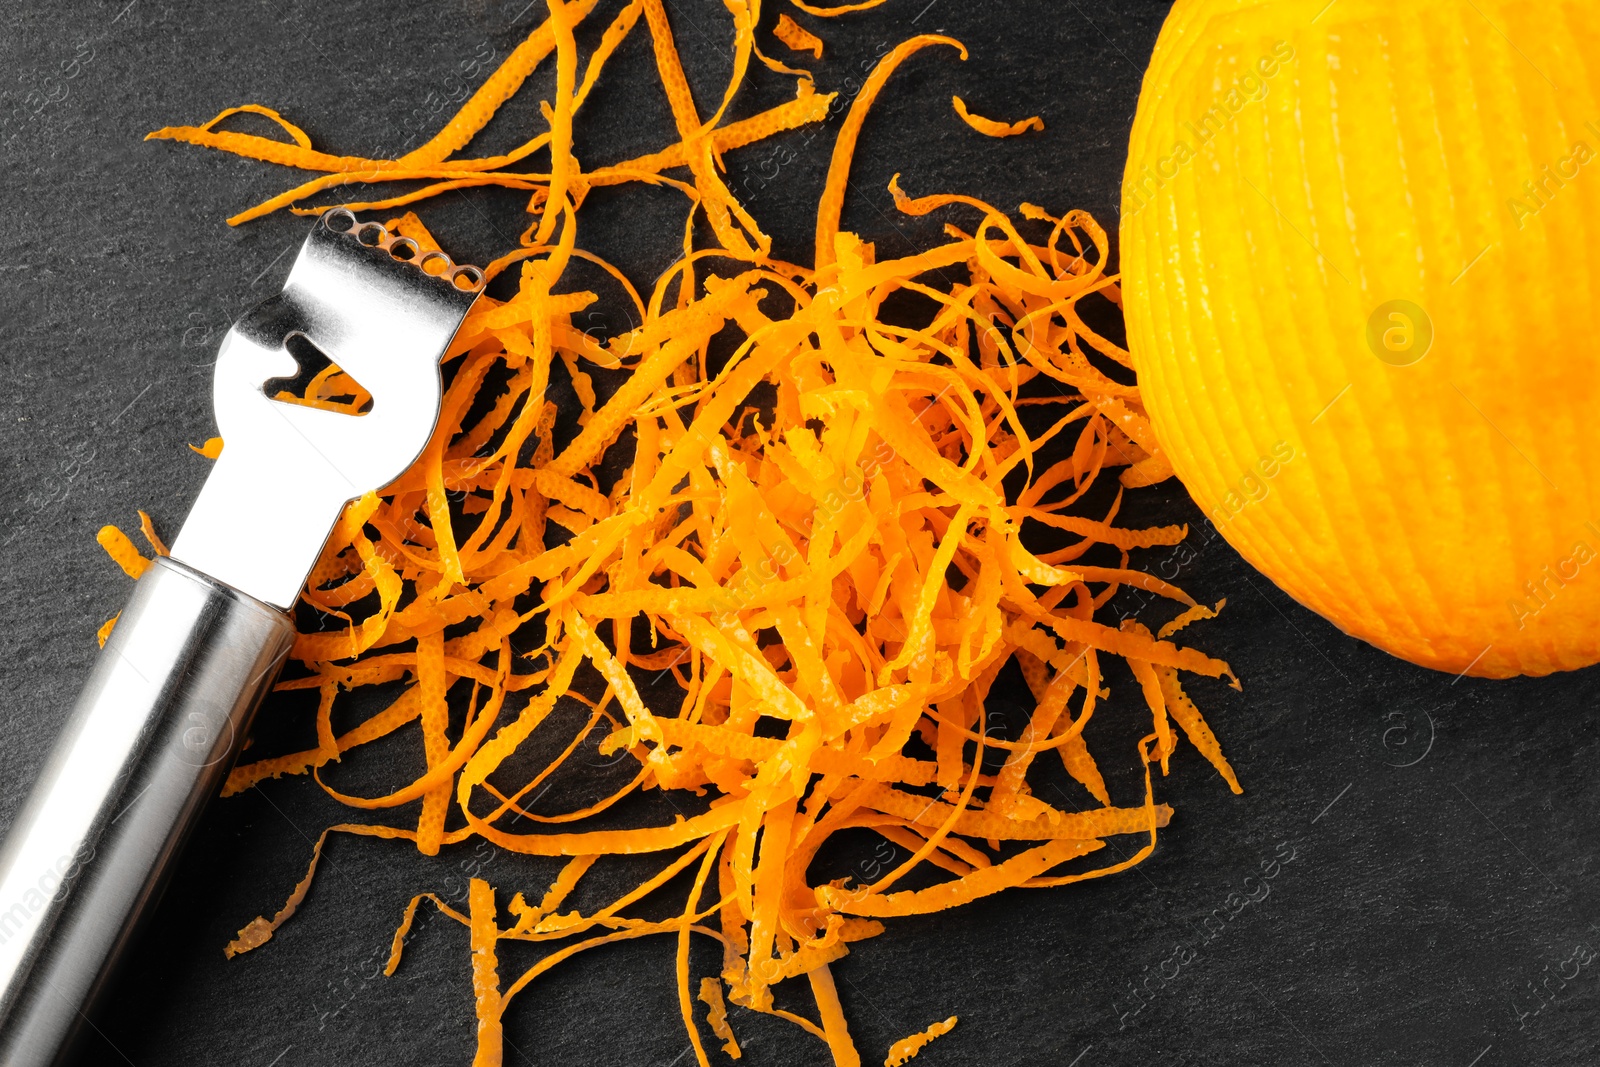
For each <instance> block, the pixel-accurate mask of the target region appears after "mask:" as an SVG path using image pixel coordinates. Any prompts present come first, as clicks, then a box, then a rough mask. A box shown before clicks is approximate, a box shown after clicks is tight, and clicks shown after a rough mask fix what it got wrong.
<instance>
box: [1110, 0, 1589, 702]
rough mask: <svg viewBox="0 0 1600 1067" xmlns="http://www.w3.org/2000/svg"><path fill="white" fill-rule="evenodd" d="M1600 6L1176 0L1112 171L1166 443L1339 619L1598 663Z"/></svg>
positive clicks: (1413, 648)
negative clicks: (1118, 165) (1124, 157)
mask: <svg viewBox="0 0 1600 1067" xmlns="http://www.w3.org/2000/svg"><path fill="white" fill-rule="evenodd" d="M1597 92H1600V4H1597V3H1596V2H1595V0H1333V2H1332V3H1329V0H1179V2H1178V3H1177V4H1176V5H1175V6H1174V8H1173V10H1172V13H1171V15H1170V17H1169V19H1168V21H1167V24H1166V26H1165V28H1164V29H1163V30H1162V33H1161V37H1160V40H1159V42H1158V43H1157V45H1156V50H1155V55H1154V58H1153V60H1152V61H1151V65H1150V69H1149V72H1148V73H1147V74H1146V77H1145V82H1144V89H1143V94H1142V96H1141V98H1140V102H1139V110H1138V115H1137V118H1136V119H1135V122H1134V128H1133V137H1132V143H1131V151H1130V157H1129V162H1128V170H1127V174H1126V177H1125V181H1124V186H1123V219H1122V256H1123V270H1124V275H1125V287H1126V294H1127V296H1126V305H1125V306H1126V311H1127V319H1128V331H1129V342H1130V347H1131V348H1132V351H1133V355H1134V360H1135V366H1136V368H1137V370H1138V373H1139V379H1140V382H1141V387H1142V392H1143V394H1144V397H1145V399H1146V405H1147V407H1148V410H1149V413H1150V416H1151V419H1152V421H1153V424H1154V426H1155V430H1156V433H1157V436H1158V438H1159V440H1160V442H1161V444H1162V446H1163V448H1164V449H1165V450H1166V451H1167V452H1168V453H1170V458H1171V461H1172V465H1173V467H1174V469H1175V470H1176V471H1177V473H1178V475H1179V477H1180V478H1182V480H1183V482H1184V484H1185V485H1186V486H1187V487H1188V488H1189V490H1190V492H1191V493H1192V494H1193V496H1194V498H1195V500H1196V501H1197V502H1198V504H1199V505H1200V507H1201V508H1202V509H1204V511H1205V513H1206V515H1207V516H1208V517H1209V518H1210V520H1211V521H1212V522H1214V523H1215V524H1216V525H1217V527H1218V528H1219V529H1220V531H1221V532H1222V533H1223V535H1224V536H1225V537H1226V538H1227V539H1228V541H1229V542H1230V543H1232V544H1233V545H1234V546H1235V547H1236V548H1237V549H1238V550H1239V552H1241V553H1242V554H1243V555H1244V556H1245V558H1246V559H1248V560H1249V561H1250V562H1251V563H1252V564H1254V565H1255V566H1256V567H1258V568H1259V569H1260V570H1262V571H1263V572H1264V573H1266V574H1267V575H1268V576H1270V577H1271V578H1272V579H1273V580H1274V581H1275V582H1277V583H1278V584H1279V585H1280V586H1281V587H1283V588H1284V589H1285V590H1286V591H1288V592H1289V593H1290V594H1291V595H1292V596H1294V597H1295V598H1296V599H1297V600H1299V601H1300V602H1301V603H1303V604H1305V605H1306V606H1308V607H1310V608H1311V609H1313V610H1315V611H1317V612H1320V613H1321V614H1322V615H1324V616H1325V617H1327V618H1328V619H1330V620H1332V621H1333V622H1334V623H1335V624H1337V625H1338V626H1339V627H1341V628H1342V629H1344V630H1345V631H1346V632H1347V633H1350V634H1353V635H1355V636H1357V637H1360V638H1363V639H1365V640H1367V641H1370V642H1372V643H1373V644H1375V645H1377V646H1378V647H1380V648H1383V649H1386V650H1388V651H1389V652H1392V653H1394V654H1395V655H1397V656H1401V657H1404V658H1405V659H1408V660H1411V661H1413V662H1415V663H1420V664H1424V665H1426V666H1429V667H1435V668H1438V669H1440V670H1444V671H1450V672H1452V673H1467V674H1473V675H1482V676H1489V677H1505V676H1509V675H1516V674H1546V673H1549V672H1551V671H1556V670H1568V669H1572V668H1576V667H1582V666H1586V665H1588V664H1592V663H1594V662H1596V661H1597V660H1600V506H1597V496H1600V447H1597V446H1600V341H1597V337H1600V332H1597V328H1596V327H1597V317H1600V310H1597V309H1600V97H1597Z"/></svg>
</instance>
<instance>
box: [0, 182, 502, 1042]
mask: <svg viewBox="0 0 1600 1067" xmlns="http://www.w3.org/2000/svg"><path fill="white" fill-rule="evenodd" d="M483 284H484V275H483V272H482V271H481V270H479V269H478V268H476V267H471V266H457V265H456V264H454V263H453V262H451V260H450V258H449V257H448V256H446V255H445V254H444V253H442V252H437V251H425V250H424V249H422V248H421V247H420V246H419V245H418V244H417V243H416V242H415V241H413V240H411V239H410V238H407V237H403V236H397V235H395V234H392V233H390V232H389V231H388V230H386V229H385V228H384V227H383V226H381V225H379V224H378V223H376V222H361V221H359V220H357V218H356V217H355V216H354V215H353V214H351V213H350V212H348V211H344V210H336V211H330V212H327V213H325V214H323V215H322V216H321V218H320V219H319V220H318V221H317V223H316V225H315V226H313V228H312V230H311V233H310V235H309V236H307V238H306V240H305V244H304V245H302V246H301V249H300V253H299V256H298V258H297V259H296V260H295V262H294V266H293V268H292V269H291V271H290V273H289V278H288V280H287V282H286V283H285V285H284V288H283V292H281V293H279V294H277V295H276V296H273V297H270V298H269V299H267V300H265V301H263V302H262V303H261V304H259V305H257V306H256V307H255V308H253V309H252V310H251V311H249V312H247V313H246V314H245V315H244V317H243V318H241V319H240V320H239V321H238V322H236V323H234V325H233V327H232V328H231V329H230V330H229V331H228V333H227V335H226V336H225V337H224V338H223V341H222V347H221V349H220V350H219V351H218V354H217V362H216V372H215V380H214V386H213V391H212V397H213V400H214V402H215V405H216V421H217V426H218V429H219V430H220V432H221V435H222V438H223V441H224V442H225V444H224V447H223V451H222V454H221V456H220V457H219V458H218V459H217V461H216V466H215V467H214V468H213V470H212V471H211V474H210V475H209V477H208V478H207V479H206V482H205V485H204V486H203V488H202V489H201V492H200V496H199V498H198V499H197V500H196V501H195V504H194V507H193V508H192V510H191V511H190V512H189V517H188V519H187V520H186V521H185V522H184V524H183V528H182V530H181V531H180V532H179V535H178V537H177V539H176V541H175V542H174V543H173V546H172V554H171V556H169V557H163V558H158V559H157V560H156V561H155V562H154V564H153V565H151V566H150V568H149V569H148V570H146V571H145V572H144V574H143V575H142V576H141V577H140V578H139V580H138V582H137V583H136V585H135V586H134V591H133V597H132V600H131V601H130V602H129V604H128V606H127V608H126V609H124V610H123V612H122V614H121V617H120V618H119V620H118V621H117V624H116V626H115V628H114V630H113V631H112V633H111V636H110V638H109V640H107V641H106V644H105V648H104V650H103V651H102V652H101V654H100V656H99V658H98V660H97V661H96V663H95V666H94V669H93V671H92V673H91V674H90V676H89V679H88V683H87V684H86V685H85V686H84V688H83V691H82V694H81V695H80V696H79V698H78V702H77V705H76V706H75V707H74V709H73V711H72V713H71V715H70V716H69V718H68V721H67V725H66V728H65V731H64V732H63V733H62V735H61V737H60V739H59V740H58V741H57V743H56V746H55V748H54V750H53V751H52V753H51V755H50V756H49V758H48V760H47V762H46V764H45V766H44V770H43V772H42V773H41V775H40V777H39V780H38V782H37V784H36V785H35V786H34V788H33V792H32V793H31V794H30V796H29V797H28V800H27V801H26V803H25V805H24V806H23V808H22V809H21V811H20V812H19V813H18V815H17V819H16V822H15V823H14V824H13V826H12V827H11V830H10V833H9V835H8V837H7V838H6V840H5V844H4V846H3V848H0V1067H55V1065H58V1064H61V1063H63V1062H66V1061H67V1059H68V1058H69V1057H70V1055H71V1047H72V1045H73V1042H74V1039H75V1037H76V1036H78V1035H79V1034H80V1033H81V1032H82V1031H83V1028H84V1026H85V1024H86V1023H88V1022H89V1020H90V1018H91V1017H92V1015H93V1012H94V1007H95V1002H96V1000H97V998H98V997H99V996H100V995H101V994H102V993H103V992H104V991H105V989H106V987H107V985H108V984H109V981H110V979H111V975H112V972H113V970H114V968H115V965H116V963H117V960H118V958H119V957H120V956H122V955H124V953H125V952H126V950H127V948H128V946H129V945H130V944H131V943H132V941H133V939H134V937H135V936H136V933H137V930H138V927H139V925H140V923H141V920H143V919H145V918H147V917H148V915H149V914H150V913H151V912H152V911H153V910H154V908H155V905H156V902H157V900H158V899H159V897H160V894H161V890H162V888H163V884H164V882H165V880H166V877H167V875H168V874H169V873H170V871H171V869H172V868H173V866H174V860H175V858H176V857H177V855H178V853H179V852H180V851H181V849H182V848H183V844H184V841H185V839H186V838H187V837H188V836H189V835H190V832H191V831H192V830H193V829H194V827H195V825H196V824H197V823H198V821H199V818H200V814H201V812H202V810H203V809H204V807H205V805H206V804H207V803H208V802H209V801H210V800H211V798H212V797H213V796H215V795H216V793H217V792H218V790H219V788H220V786H221V783H222V780H223V778H224V777H225V776H226V774H227V772H228V770H229V769H230V768H231V767H232V766H233V763H234V760H235V758H236V757H237V756H238V754H239V749H240V748H241V746H242V745H243V743H244V739H245V735H246V733H247V731H248V730H249V728H250V721H251V718H252V716H253V715H254V714H255V711H256V708H257V707H258V706H259V705H260V704H261V701H262V698H263V697H264V696H265V694H266V693H267V691H268V690H269V689H270V688H271V687H272V685H273V682H274V681H275V680H276V678H277V675H278V672H279V669H280V668H281V667H282V665H283V662H284V659H285V657H286V656H287V655H288V653H289V648H290V645H291V644H292V642H293V640H294V625H293V622H292V620H291V618H290V615H289V609H290V608H291V607H292V606H293V604H294V602H295V598H296V597H297V596H298V595H299V592H300V589H301V586H303V585H304V584H305V581H306V578H307V576H308V575H309V574H310V572H311V568H312V567H313V565H314V564H315V563H316V561H317V557H318V555H319V553H320V552H321V550H322V547H323V544H324V543H325V542H326V541H327V539H328V535H329V533H330V532H331V531H332V529H333V526H334V524H335V523H336V522H337V521H338V518H339V514H340V511H341V509H342V508H343V507H344V505H345V504H346V503H347V502H348V501H350V500H352V499H354V498H356V497H358V496H361V495H362V494H364V493H366V492H369V491H371V490H375V489H379V488H382V487H383V486H384V485H386V484H388V483H389V482H391V481H393V480H394V479H395V478H397V477H398V476H399V475H400V474H401V473H402V472H403V471H404V470H405V469H406V467H408V466H409V465H410V464H411V462H412V461H413V460H414V459H415V458H416V457H417V455H418V454H419V453H420V452H421V451H422V448H423V446H424V445H426V443H427V441H428V439H429V437H430V435H431V434H432V433H433V430H434V425H435V423H436V422H437V420H438V417H439V405H440V396H441V382H440V370H439V363H440V360H441V358H442V357H443V355H444V354H445V350H446V349H447V348H448V347H449V344H450V341H451V339H452V338H453V337H454V336H455V333H456V330H457V329H458V328H459V327H460V325H461V323H462V320H463V319H464V318H465V317H466V314H467V311H468V309H470V308H471V307H472V304H473V301H474V300H476V299H477V296H478V294H479V292H481V291H482V289H483ZM307 346H309V348H310V350H312V351H315V352H320V353H322V354H323V355H324V356H325V357H326V358H327V359H328V360H331V361H332V362H334V363H337V364H338V366H339V367H340V368H341V369H343V370H344V371H345V372H346V373H347V374H348V375H350V376H351V377H353V378H354V379H355V380H356V381H357V382H359V383H360V384H361V386H362V387H364V388H365V390H366V392H367V393H368V394H370V396H371V404H370V407H369V408H368V409H367V410H365V411H363V412H361V413H359V414H357V413H346V412H345V411H336V410H328V409H326V408H319V407H314V406H308V405H306V404H295V403H286V402H284V401H283V400H280V399H277V398H276V396H277V394H273V395H269V394H268V391H267V390H268V388H269V384H268V383H270V382H273V381H274V380H276V381H283V380H285V379H291V380H292V379H293V377H294V376H295V374H296V372H297V370H299V369H300V368H301V361H300V360H299V359H297V355H296V354H297V353H302V354H303V353H306V352H307Z"/></svg>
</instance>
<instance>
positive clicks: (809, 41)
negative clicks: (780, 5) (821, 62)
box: [772, 15, 822, 59]
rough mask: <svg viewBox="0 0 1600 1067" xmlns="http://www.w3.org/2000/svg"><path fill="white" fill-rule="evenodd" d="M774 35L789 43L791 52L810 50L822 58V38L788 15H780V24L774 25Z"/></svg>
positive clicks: (815, 55)
mask: <svg viewBox="0 0 1600 1067" xmlns="http://www.w3.org/2000/svg"><path fill="white" fill-rule="evenodd" d="M772 36H774V37H776V38H777V39H778V40H780V41H782V42H783V43H784V44H785V45H787V46H788V48H789V51H791V52H810V53H811V54H812V55H813V56H814V57H816V58H817V59H821V58H822V38H821V37H818V36H817V35H816V34H814V33H812V32H811V31H810V30H808V29H806V28H805V27H804V26H802V25H800V24H799V23H798V22H796V21H795V20H794V19H792V18H790V17H789V16H788V15H779V16H778V24H777V25H776V26H774V27H773V29H772Z"/></svg>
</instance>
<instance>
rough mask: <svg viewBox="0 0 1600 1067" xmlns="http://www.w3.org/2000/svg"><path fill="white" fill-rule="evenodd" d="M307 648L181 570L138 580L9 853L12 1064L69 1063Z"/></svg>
mask: <svg viewBox="0 0 1600 1067" xmlns="http://www.w3.org/2000/svg"><path fill="white" fill-rule="evenodd" d="M293 640H294V628H293V625H292V624H291V622H290V620H289V618H288V616H286V615H285V614H284V613H282V612H280V611H278V610H276V609H274V608H271V607H268V606H267V605H265V604H262V603H261V602H259V601H257V600H254V599H252V598H250V597H248V596H246V595H245V594H243V593H240V592H239V591H237V590H235V589H232V588H230V587H228V586H225V585H222V584H220V583H218V582H215V581H213V580H211V579H210V578H207V577H206V576H205V575H203V574H201V573H199V572H198V571H194V570H191V569H189V568H188V567H185V566H183V565H182V564H179V563H176V562H174V561H172V560H168V559H158V560H157V561H156V562H155V563H154V564H153V565H152V566H151V567H150V569H149V570H147V571H146V572H145V573H144V575H143V576H142V577H141V578H140V579H139V581H138V583H137V584H136V585H135V587H134V593H133V599H132V601H131V602H130V603H129V604H128V607H127V609H126V610H124V611H123V613H122V616H121V618H120V619H119V620H118V622H117V625H116V628H115V629H114V630H113V632H112V634H111V637H110V639H109V640H107V641H106V647H105V649H104V651H102V652H101V654H100V658H99V660H98V662H97V663H96V664H95V668H94V672H93V673H92V674H91V675H90V677H89V681H88V684H87V685H86V686H85V687H84V689H83V693H82V695H81V696H80V697H79V698H78V703H77V706H76V708H75V709H74V710H73V712H72V716H71V718H70V719H69V720H68V722H67V726H66V729H65V731H64V732H63V733H62V735H61V738H60V739H59V740H58V741H57V742H56V747H55V749H54V751H53V752H52V753H51V755H50V758H49V761H48V762H47V763H46V764H45V767H44V771H43V773H42V774H41V775H40V778H39V781H38V783H37V784H36V785H35V786H34V789H33V792H32V794H31V795H30V796H29V798H28V801H27V803H26V804H25V805H24V807H23V808H22V810H21V812H20V813H19V814H18V816H17V821H16V823H15V824H14V825H13V826H12V828H11V832H10V834H9V835H8V837H7V838H6V842H5V845H4V847H3V849H0V1065H3V1067H51V1065H54V1064H57V1063H59V1062H60V1061H61V1059H62V1058H63V1056H64V1055H65V1050H66V1048H67V1046H68V1045H69V1044H70V1043H71V1041H72V1039H73V1037H74V1036H75V1035H76V1033H77V1032H78V1030H79V1027H80V1026H81V1025H82V1024H83V1022H84V1020H85V1019H86V1017H87V1015H88V1014H89V1012H90V1010H91V1009H92V1006H93V1003H94V1000H95V998H96V996H97V995H98V994H99V993H100V991H101V989H102V988H103V987H104V985H105V983H106V978H107V976H108V975H109V973H110V971H111V969H112V967H113V966H114V964H115V963H116V961H117V958H118V956H120V955H121V954H122V951H123V949H124V948H125V947H126V946H127V945H128V943H129V942H130V940H131V938H132V936H133V932H134V930H135V928H136V926H137V925H138V923H139V920H140V919H141V918H142V917H143V916H145V915H147V914H148V913H149V912H150V911H151V910H153V906H154V904H155V902H156V900H157V899H158V898H159V896H160V893H161V889H162V888H163V883H164V880H165V876H166V874H167V873H168V869H169V868H170V867H171V865H172V860H173V859H174V858H175V857H176V855H177V854H178V851H179V849H180V848H181V846H182V844H183V841H184V839H185V838H186V837H187V835H188V834H189V832H190V831H191V830H192V829H193V828H194V826H195V824H196V823H197V822H198V820H199V815H200V812H201V811H202V809H203V808H204V806H205V804H206V803H207V802H208V801H209V800H210V799H211V798H212V797H213V796H215V795H216V793H217V791H218V789H219V788H220V786H221V783H222V779H223V777H224V776H225V775H226V774H227V772H228V770H229V768H230V767H232V765H233V761H234V758H235V757H236V756H237V755H238V753H239V748H240V746H241V745H242V744H243V743H244V737H245V732H246V731H247V730H248V729H249V726H250V719H251V717H252V716H253V715H254V714H255V711H256V708H257V707H258V706H259V705H260V703H261V698H262V697H263V696H264V695H265V694H266V692H267V690H268V689H269V688H271V686H272V683H273V681H274V679H275V678H276V676H277V673H278V670H279V668H280V667H281V666H282V664H283V660H284V657H285V656H287V655H288V652H289V646H290V644H291V643H292V642H293Z"/></svg>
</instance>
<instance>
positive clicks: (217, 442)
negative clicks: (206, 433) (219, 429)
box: [189, 437, 222, 459]
mask: <svg viewBox="0 0 1600 1067" xmlns="http://www.w3.org/2000/svg"><path fill="white" fill-rule="evenodd" d="M189 450H190V451H191V452H195V453H197V454H199V455H202V456H204V457H206V458H207V459H216V458H217V457H218V456H220V455H222V438H220V437H210V438H207V439H206V443H205V444H203V445H201V446H200V447H199V448H196V447H195V446H194V445H190V446H189Z"/></svg>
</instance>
